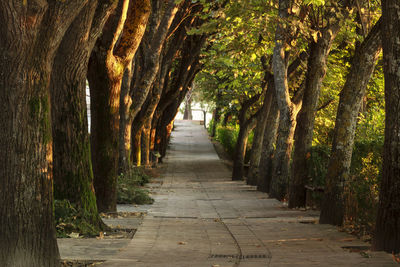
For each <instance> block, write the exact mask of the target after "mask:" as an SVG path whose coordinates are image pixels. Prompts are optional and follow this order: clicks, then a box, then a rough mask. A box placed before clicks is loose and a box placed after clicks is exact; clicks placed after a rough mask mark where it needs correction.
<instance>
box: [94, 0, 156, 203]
mask: <svg viewBox="0 0 400 267" xmlns="http://www.w3.org/2000/svg"><path fill="white" fill-rule="evenodd" d="M149 14H150V0H133V1H128V0H120V1H119V3H118V6H117V8H116V12H114V14H113V15H112V16H110V18H109V19H108V21H107V23H106V25H105V27H104V30H103V34H102V36H101V37H100V38H99V40H98V41H97V43H96V46H95V49H94V50H93V52H92V55H91V58H90V61H89V71H88V80H89V85H90V96H91V108H92V110H91V111H92V123H91V145H92V162H93V173H94V186H95V191H96V197H97V206H98V209H99V211H116V199H117V196H116V179H117V174H118V160H119V156H118V151H119V145H118V141H119V105H120V93H121V82H122V78H123V74H124V70H125V68H126V67H127V66H128V64H130V62H131V61H132V58H133V57H134V55H135V53H136V50H137V48H138V46H139V44H140V41H141V39H142V37H143V34H144V32H145V28H146V24H147V20H148V17H149ZM125 19H126V20H125Z"/></svg>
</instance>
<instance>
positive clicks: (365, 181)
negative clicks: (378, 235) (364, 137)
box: [346, 140, 383, 234]
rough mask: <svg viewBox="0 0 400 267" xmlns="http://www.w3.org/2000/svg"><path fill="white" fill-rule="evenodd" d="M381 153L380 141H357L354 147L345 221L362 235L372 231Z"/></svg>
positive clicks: (376, 202)
mask: <svg viewBox="0 0 400 267" xmlns="http://www.w3.org/2000/svg"><path fill="white" fill-rule="evenodd" d="M382 150H383V141H382V140H378V141H363V142H357V143H356V144H355V146H354V150H353V156H352V162H351V175H350V179H349V181H348V187H347V188H346V221H347V223H349V224H352V225H353V226H354V227H355V230H356V231H357V232H360V233H361V234H370V233H371V232H372V231H373V229H374V224H375V219H376V212H377V207H378V206H377V205H378V196H379V191H378V186H379V183H380V179H381V170H382Z"/></svg>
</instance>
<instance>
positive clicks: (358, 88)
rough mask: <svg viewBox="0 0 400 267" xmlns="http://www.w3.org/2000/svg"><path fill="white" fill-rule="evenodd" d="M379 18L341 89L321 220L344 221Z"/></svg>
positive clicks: (378, 45)
mask: <svg viewBox="0 0 400 267" xmlns="http://www.w3.org/2000/svg"><path fill="white" fill-rule="evenodd" d="M380 24H381V23H380V22H378V23H377V24H376V25H375V26H374V28H373V29H372V30H371V32H370V33H369V35H368V36H367V37H366V38H365V40H364V42H363V43H362V44H361V45H360V46H359V47H358V48H357V50H356V51H355V54H354V57H353V60H352V66H351V68H350V71H349V74H348V75H347V78H346V83H345V85H344V87H343V89H342V91H341V93H340V100H339V107H338V111H337V115H336V123H335V129H334V133H333V143H332V151H331V156H330V159H329V163H328V171H327V175H326V178H325V181H326V186H325V194H324V200H323V202H322V207H321V216H320V223H329V224H334V225H341V224H342V223H343V217H344V214H345V210H344V195H343V194H344V187H345V185H346V182H347V180H348V177H349V175H350V164H351V156H352V152H353V144H354V134H355V130H356V125H357V117H358V113H359V111H360V107H361V104H362V100H363V97H364V95H365V89H366V88H367V85H368V82H369V80H370V78H371V75H372V73H373V71H374V67H375V64H376V61H377V59H378V55H379V53H380V51H381V38H380V37H381V36H380V27H381V26H380Z"/></svg>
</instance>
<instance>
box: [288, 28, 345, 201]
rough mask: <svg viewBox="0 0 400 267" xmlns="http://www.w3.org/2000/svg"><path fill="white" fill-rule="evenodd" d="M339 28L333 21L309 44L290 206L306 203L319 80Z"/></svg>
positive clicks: (320, 84) (295, 149)
mask: <svg viewBox="0 0 400 267" xmlns="http://www.w3.org/2000/svg"><path fill="white" fill-rule="evenodd" d="M339 29H340V27H339V23H338V22H336V23H335V22H334V21H333V22H332V24H330V26H327V27H326V28H324V29H323V30H321V37H319V39H318V41H317V42H314V41H312V42H311V44H310V57H309V59H308V67H307V74H306V75H307V76H306V85H305V89H304V96H303V103H302V107H301V110H300V111H299V114H298V116H297V126H296V130H295V137H294V140H295V143H294V153H293V163H292V164H293V165H292V168H293V171H292V180H291V183H290V192H289V207H290V208H295V207H304V206H305V204H306V190H305V185H306V183H307V181H308V159H309V157H310V154H309V153H310V149H311V145H312V139H313V132H314V121H315V115H316V109H317V104H318V99H319V93H320V90H321V86H322V81H323V79H324V77H325V74H326V60H327V58H328V55H329V51H330V49H331V46H332V43H333V41H334V39H335V37H336V34H337V33H338V31H339Z"/></svg>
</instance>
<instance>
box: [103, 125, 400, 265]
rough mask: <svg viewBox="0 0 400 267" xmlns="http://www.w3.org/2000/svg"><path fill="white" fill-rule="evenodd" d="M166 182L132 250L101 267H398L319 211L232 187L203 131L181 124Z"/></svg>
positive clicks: (241, 186) (235, 184) (242, 186)
mask: <svg viewBox="0 0 400 267" xmlns="http://www.w3.org/2000/svg"><path fill="white" fill-rule="evenodd" d="M175 125H176V130H175V131H174V132H173V135H172V140H171V144H170V148H169V152H168V155H167V157H166V159H165V164H166V166H167V167H166V171H165V173H164V175H163V184H162V186H161V187H160V188H158V189H157V190H156V193H155V195H154V198H155V200H156V201H155V204H154V205H153V206H152V208H150V210H149V213H148V215H147V216H146V217H145V219H144V221H143V223H142V225H141V226H140V227H139V229H138V231H137V233H136V235H135V237H134V238H133V239H132V241H131V242H130V243H129V245H128V246H127V247H126V248H125V249H123V250H122V251H121V252H120V253H119V254H117V255H116V257H115V258H114V259H113V260H110V261H107V262H105V263H104V264H101V266H102V267H111V266H113V267H125V266H129V267H132V266H138V267H142V266H148V267H158V266H160V267H161V266H162V267H168V266H174V267H186V266H190V267H207V266H209V267H211V266H214V267H227V266H229V267H231V266H240V267H252V266H254V267H256V266H274V267H275V266H398V265H397V264H394V262H393V261H392V259H391V257H390V256H389V255H388V254H385V253H376V252H373V253H372V252H369V251H367V252H366V253H360V252H350V251H349V250H348V249H343V247H346V246H347V247H356V246H368V244H366V243H363V242H361V241H358V240H356V239H355V238H354V237H352V236H350V235H347V234H345V233H340V232H338V231H337V229H336V228H335V227H332V226H328V225H319V224H315V222H316V220H317V214H316V213H315V212H309V211H308V212H305V211H296V210H289V209H287V208H285V207H284V206H283V205H282V204H281V203H279V202H278V201H275V200H273V199H268V198H267V195H266V194H263V193H260V192H257V191H255V188H254V187H251V186H247V185H245V183H243V182H232V181H231V180H230V171H229V170H228V168H227V167H226V166H225V165H224V163H223V162H222V161H220V160H219V159H218V156H217V155H216V153H215V151H214V149H213V146H212V144H211V143H210V141H209V139H208V137H207V133H206V131H205V130H204V128H203V126H200V125H195V124H194V123H192V122H187V121H178V122H176V124H175Z"/></svg>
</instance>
